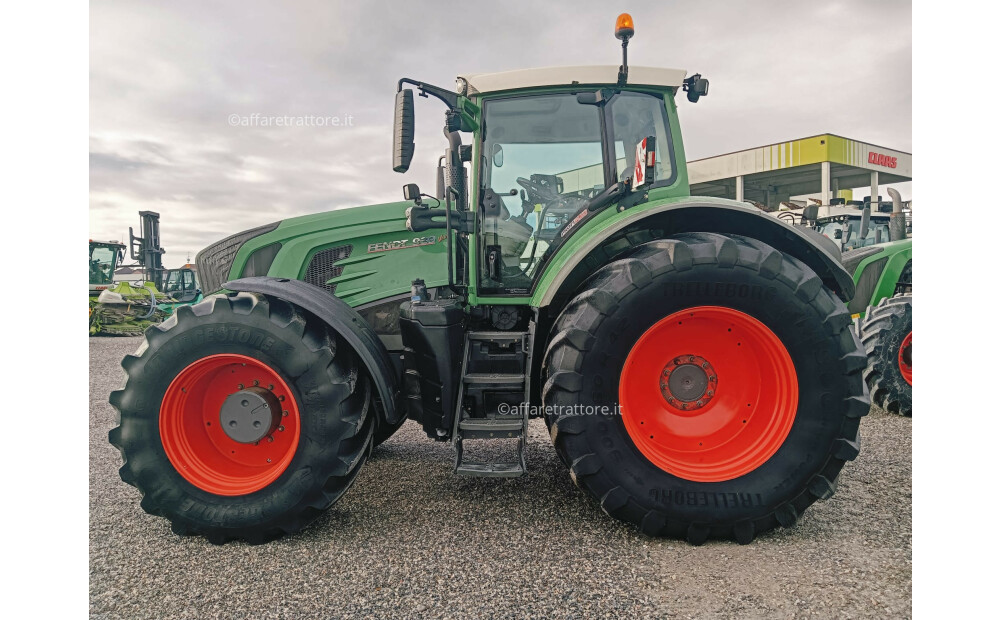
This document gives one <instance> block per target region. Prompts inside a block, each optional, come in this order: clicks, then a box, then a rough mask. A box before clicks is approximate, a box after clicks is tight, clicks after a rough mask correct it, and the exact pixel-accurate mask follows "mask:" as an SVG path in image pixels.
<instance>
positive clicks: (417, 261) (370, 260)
mask: <svg viewBox="0 0 1000 620" xmlns="http://www.w3.org/2000/svg"><path fill="white" fill-rule="evenodd" d="M411 206H413V203H412V202H394V203H387V204H377V205H366V206H360V207H350V208H340V209H334V210H332V211H326V212H323V213H316V214H313V215H304V216H301V217H294V218H290V219H287V220H282V221H280V222H276V223H273V224H268V225H266V226H261V227H259V228H254V229H251V230H247V231H244V232H241V233H238V234H236V235H233V236H231V237H227V238H226V239H223V240H222V241H219V242H217V243H215V244H213V245H211V246H209V247H207V248H205V249H204V250H202V251H201V252H199V253H198V257H197V263H198V272H199V277H200V278H201V281H202V283H203V288H204V290H205V291H206V293H207V292H210V291H211V292H215V291H218V290H220V289H221V288H222V284H223V283H224V282H226V281H228V280H235V279H238V278H243V277H250V276H263V275H267V276H272V277H279V278H290V279H296V280H304V281H306V282H308V283H310V284H312V285H314V286H318V287H320V288H322V289H324V290H327V291H329V292H331V293H333V294H334V295H336V296H337V297H339V298H340V299H342V300H344V301H345V302H347V303H348V304H349V305H351V306H355V307H356V306H360V305H363V304H366V303H369V302H372V301H377V300H380V299H385V298H387V297H392V296H396V295H404V294H406V293H407V292H408V291H409V290H410V283H411V282H412V281H413V280H414V279H415V278H422V279H423V280H424V281H425V282H426V283H427V286H428V287H432V286H442V285H445V284H447V279H448V275H447V271H446V269H447V261H446V259H445V256H446V243H445V240H446V237H445V234H444V231H438V230H435V231H426V232H422V233H414V232H410V231H408V230H407V229H406V209H407V208H408V207H411Z"/></svg>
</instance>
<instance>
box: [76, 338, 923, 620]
mask: <svg viewBox="0 0 1000 620" xmlns="http://www.w3.org/2000/svg"><path fill="white" fill-rule="evenodd" d="M139 342H141V339H140V338H118V339H116V338H91V339H90V612H91V615H92V616H96V617H102V618H103V617H107V618H145V617H176V618H240V617H254V618H258V617H281V618H302V617H323V618H330V617H371V618H382V617H455V618H459V617H491V618H501V617H518V618H521V617H550V616H556V617H593V616H600V617H626V618H639V617H660V618H663V617H671V618H673V617H676V618H689V617H698V618H704V617H734V616H735V617H782V618H784V617H813V616H816V617H840V618H857V617H908V616H910V615H911V613H912V609H911V593H912V592H911V570H912V566H911V531H912V520H911V505H910V504H911V473H912V464H911V441H910V430H911V429H910V423H911V420H910V419H907V418H901V417H897V416H893V415H890V414H887V413H885V412H883V411H881V410H878V409H874V410H873V411H872V413H871V415H869V416H868V417H867V418H865V419H864V420H863V421H862V435H863V437H862V441H863V444H862V451H861V455H860V456H859V457H858V459H857V460H855V461H854V462H853V463H849V464H848V465H847V467H846V468H845V469H844V473H843V474H842V476H841V483H840V487H839V490H838V491H837V494H836V495H835V496H834V497H833V498H832V499H830V500H828V501H826V502H820V503H818V504H815V505H813V506H812V508H810V509H809V510H808V511H807V512H806V514H805V515H804V516H803V517H802V518H801V519H800V520H799V523H798V525H797V526H796V527H794V528H792V529H788V530H778V531H775V532H771V533H769V534H765V535H763V536H761V537H759V538H758V539H757V540H756V541H754V543H752V544H750V545H747V546H740V545H737V544H735V543H727V542H709V543H707V544H705V545H704V546H701V547H692V546H689V545H687V544H686V543H683V542H680V541H674V540H658V539H650V538H647V537H644V536H642V535H641V534H639V533H638V532H636V531H635V530H633V529H632V528H631V527H630V526H626V525H624V524H621V523H619V522H617V521H615V520H613V519H611V518H610V517H608V516H606V515H605V514H604V513H602V512H601V511H600V509H599V508H598V507H597V506H596V504H595V503H593V502H591V501H590V500H589V498H588V497H587V496H586V495H584V493H583V492H582V491H579V490H578V489H577V488H576V487H575V486H574V485H573V483H572V482H571V481H570V478H569V475H568V474H567V472H566V469H565V467H564V466H563V465H562V463H561V462H560V461H559V460H558V457H557V456H556V455H555V452H554V451H553V449H552V447H551V444H550V442H549V439H548V436H547V434H546V432H545V425H544V424H543V423H542V422H541V421H540V420H535V421H533V422H532V427H531V439H530V442H529V453H528V461H529V463H528V466H529V473H528V474H527V475H525V476H523V477H521V478H517V479H511V480H489V479H475V478H461V477H457V476H454V475H453V474H452V473H451V469H450V467H451V459H452V449H451V447H450V445H447V444H439V443H433V442H430V441H428V440H427V439H426V438H425V437H424V436H423V434H422V433H421V431H420V429H419V427H418V426H417V425H416V424H415V423H412V422H408V423H407V424H406V426H404V427H403V428H402V429H401V430H400V432H399V433H397V434H396V435H395V436H394V437H393V438H392V439H390V440H389V441H388V442H386V443H385V444H384V445H383V446H381V447H379V448H378V449H376V450H375V452H374V453H373V455H372V458H371V459H370V460H369V462H368V463H367V464H366V465H365V466H364V469H363V470H362V472H361V474H360V476H359V478H358V481H357V483H356V484H355V485H354V487H353V488H352V489H351V490H350V491H349V492H348V493H347V494H346V495H345V496H344V497H343V498H342V499H341V501H340V502H339V503H337V504H336V505H334V507H333V508H332V509H331V510H330V511H328V512H327V513H326V514H325V515H324V516H322V517H321V518H320V519H319V520H318V521H317V522H316V523H314V524H313V525H311V526H310V527H309V528H307V529H306V530H305V531H304V532H302V533H300V534H299V535H296V536H291V537H285V538H283V539H281V540H279V541H276V542H274V543H270V544H267V545H262V546H256V547H254V546H249V545H246V544H243V543H230V544H228V545H225V546H222V547H217V546H213V545H211V544H209V543H208V542H206V541H205V540H204V539H203V538H200V537H199V538H192V537H185V538H182V537H178V536H175V535H174V534H173V533H171V531H170V527H169V525H168V523H167V521H166V520H164V519H161V518H159V517H152V516H150V515H147V514H146V513H144V512H142V510H141V509H140V508H139V499H140V497H139V493H138V491H136V489H134V488H133V487H130V486H128V485H126V484H125V483H123V482H122V481H121V480H120V479H119V477H118V473H117V468H118V466H119V465H120V457H119V455H118V453H117V451H116V450H115V449H114V448H113V447H112V446H111V445H110V444H109V443H108V441H107V433H108V430H109V429H110V428H111V427H112V426H113V425H114V410H113V409H112V407H111V406H110V405H109V404H108V402H107V399H108V394H109V393H110V392H111V391H112V390H114V389H117V388H118V387H120V385H121V382H122V379H123V377H124V373H123V371H122V370H121V367H120V366H119V361H120V360H121V358H122V356H124V355H125V354H126V353H132V352H133V351H134V350H135V349H136V348H137V346H138V344H139Z"/></svg>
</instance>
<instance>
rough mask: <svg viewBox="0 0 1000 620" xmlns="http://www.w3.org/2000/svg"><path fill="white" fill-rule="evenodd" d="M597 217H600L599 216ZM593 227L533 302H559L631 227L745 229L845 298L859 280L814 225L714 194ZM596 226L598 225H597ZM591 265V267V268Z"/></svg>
mask: <svg viewBox="0 0 1000 620" xmlns="http://www.w3.org/2000/svg"><path fill="white" fill-rule="evenodd" d="M595 219H597V218H595ZM597 226H602V228H600V229H598V230H593V231H592V232H589V234H588V231H584V230H581V231H580V232H578V233H577V235H574V236H575V237H577V239H578V240H573V241H571V242H570V243H568V244H566V247H564V248H562V249H561V251H559V252H558V253H557V254H556V256H554V257H553V260H552V261H551V262H550V263H549V265H548V266H547V267H546V273H545V274H543V276H542V282H541V285H542V286H540V287H539V289H538V290H536V293H535V295H534V297H533V299H532V304H531V305H533V306H536V307H546V306H550V305H554V306H556V307H558V306H559V305H560V304H561V303H562V302H565V301H566V300H568V298H569V297H570V296H571V295H572V294H573V292H574V291H575V290H576V289H577V287H579V286H580V284H582V282H583V281H584V280H585V279H586V278H587V277H588V276H589V275H590V274H589V273H584V272H583V271H585V269H584V268H583V265H587V264H593V263H592V261H591V262H589V263H588V261H587V260H586V259H587V257H588V256H590V255H591V254H600V253H601V246H602V244H604V243H605V242H608V241H609V239H611V238H612V237H614V236H615V235H617V234H618V233H620V232H621V231H626V230H638V229H642V230H647V231H653V230H656V231H659V234H660V235H662V236H663V237H669V236H671V235H674V234H677V233H683V232H713V233H727V234H734V235H743V236H745V237H751V238H753V239H757V240H759V241H763V242H764V243H766V244H768V245H770V246H771V247H773V248H775V249H777V250H780V251H781V252H784V253H786V254H789V255H791V256H793V257H795V258H797V259H798V260H800V261H802V262H803V263H805V264H806V265H807V266H809V268H810V269H812V270H813V271H815V272H816V274H817V275H818V276H819V277H820V278H821V279H822V280H823V283H824V284H825V285H826V286H827V287H828V288H830V289H831V290H832V291H833V292H834V293H835V294H836V295H837V296H838V297H840V299H842V300H843V301H845V302H847V301H849V300H850V299H851V298H852V297H854V281H853V280H852V279H851V274H849V273H848V272H847V270H845V269H844V267H843V266H842V265H841V264H840V256H839V252H836V254H838V256H835V255H834V252H835V251H836V249H837V248H836V246H835V244H830V243H826V242H824V241H821V240H820V239H819V238H818V237H819V235H817V234H816V233H815V232H814V231H811V230H808V229H804V228H801V227H795V226H790V225H788V224H786V223H785V222H782V221H781V220H779V219H778V218H776V217H773V216H770V215H767V214H765V213H763V212H762V211H760V210H758V209H756V208H752V207H749V206H743V205H740V204H739V203H736V202H732V201H727V200H720V199H715V200H713V199H711V198H700V197H699V198H687V199H683V200H682V201H670V202H665V203H661V204H659V205H655V206H650V207H648V208H645V209H641V210H640V209H635V210H629V211H625V212H623V213H620V214H618V215H617V216H615V217H613V218H612V219H611V220H609V221H607V222H606V223H602V224H599V225H597ZM595 227H596V226H595ZM591 271H592V270H591Z"/></svg>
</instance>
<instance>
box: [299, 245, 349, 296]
mask: <svg viewBox="0 0 1000 620" xmlns="http://www.w3.org/2000/svg"><path fill="white" fill-rule="evenodd" d="M352 249H353V247H352V246H350V245H341V246H338V247H335V248H327V249H326V250H320V251H319V252H316V254H314V255H313V257H312V260H311V261H309V266H308V267H306V275H305V278H303V279H304V280H305V281H306V282H308V283H309V284H312V285H314V286H318V287H320V288H322V289H324V290H327V291H330V292H331V293H334V292H336V291H337V284H336V282H334V283H332V284H327V280H329V279H330V278H336V277H337V276H339V275H340V274H341V273H342V272H343V271H344V268H343V267H339V266H337V265H334V263H336V262H337V261H341V260H344V259H345V258H347V257H349V256H350V255H351V250H352Z"/></svg>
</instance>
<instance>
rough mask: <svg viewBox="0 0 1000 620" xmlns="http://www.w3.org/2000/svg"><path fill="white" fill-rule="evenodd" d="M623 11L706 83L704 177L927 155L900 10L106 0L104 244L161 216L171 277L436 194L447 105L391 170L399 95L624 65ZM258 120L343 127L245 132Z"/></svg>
mask: <svg viewBox="0 0 1000 620" xmlns="http://www.w3.org/2000/svg"><path fill="white" fill-rule="evenodd" d="M484 5H485V6H484ZM622 11H628V12H630V13H631V14H632V16H633V18H634V19H635V28H636V35H635V37H634V38H633V39H632V41H631V42H630V44H629V61H630V63H631V64H635V65H652V66H662V67H675V68H680V69H686V70H687V71H688V72H689V73H694V72H699V73H702V74H703V75H704V76H705V77H707V78H709V79H710V80H711V83H712V86H711V91H710V95H709V96H708V97H707V98H704V99H702V100H701V101H700V102H699V103H698V104H697V105H692V104H690V103H688V102H687V101H686V100H685V99H683V98H679V100H680V103H679V108H680V117H681V126H682V129H683V134H684V142H685V146H686V149H687V155H688V158H689V159H697V158H701V157H707V156H711V155H716V154H720V153H726V152H730V151H734V150H740V149H744V148H750V147H755V146H761V145H764V144H770V143H773V142H779V141H783V140H790V139H795V138H802V137H806V136H810V135H815V134H818V133H824V132H830V133H836V134H840V135H843V136H846V137H849V138H854V139H858V140H863V141H866V142H870V143H874V144H877V145H881V146H886V147H890V148H895V149H899V150H903V151H907V152H912V148H911V103H912V79H911V28H910V22H911V10H910V3H909V2H905V1H884V0H880V1H879V2H871V1H870V0H868V1H863V0H851V1H843V2H835V1H828V2H802V1H792V0H789V1H786V0H772V1H764V0H758V1H755V2H740V1H735V0H729V1H721V0H719V1H711V0H701V1H691V0H670V1H666V2H665V1H663V0H659V1H654V2H640V1H637V0H632V1H630V2H613V1H607V0H605V1H594V2H590V1H581V2H538V1H537V0H533V1H530V2H518V1H513V2H493V3H488V4H487V3H479V2H464V3H453V2H448V3H445V2H428V1H410V2H396V3H390V2H331V1H315V2H306V1H302V2H269V3H265V2H246V1H241V2H236V1H231V2H212V3H208V2H202V1H195V2H187V1H176V0H173V1H170V2H142V3H138V2H106V1H102V0H95V1H92V2H91V15H90V231H89V232H90V237H91V238H99V239H121V238H123V237H126V238H127V231H128V227H129V226H133V227H137V226H138V211H140V210H151V211H157V212H159V213H160V219H161V236H162V241H163V246H164V247H165V248H166V249H167V254H166V256H165V264H166V265H167V266H169V267H175V266H179V265H180V264H181V263H183V262H184V260H185V259H186V258H187V255H188V253H190V254H191V256H192V258H193V256H194V254H196V253H197V252H198V250H200V249H201V248H203V247H205V246H206V245H208V244H210V243H212V242H214V241H216V240H218V239H220V238H222V237H224V236H226V235H228V234H231V233H234V232H238V231H240V230H244V229H247V228H251V227H254V226H258V225H260V224H265V223H267V222H272V221H275V220H279V219H282V218H287V217H291V216H295V215H302V214H306V213H313V212H317V211H324V210H328V209H333V208H337V207H341V206H351V205H359V204H372V203H379V202H388V201H395V200H401V199H402V193H401V187H402V185H403V184H404V183H410V182H415V183H419V184H420V185H421V186H422V187H424V188H425V189H429V188H433V186H434V181H433V178H434V174H433V170H434V166H435V163H436V160H437V157H438V156H439V155H440V153H441V152H442V151H443V149H444V146H445V141H444V138H443V136H442V135H441V126H442V121H443V118H444V117H443V107H442V106H441V105H440V104H439V103H438V102H436V100H430V101H428V100H423V99H418V100H417V106H416V115H417V126H418V133H417V151H416V155H415V157H414V161H413V164H412V166H411V168H410V172H409V173H407V174H405V175H401V174H397V173H395V172H393V171H392V165H391V134H390V129H391V124H392V105H393V96H394V93H395V90H396V81H397V80H398V79H399V78H400V77H403V76H407V77H413V78H416V79H420V80H423V81H427V82H431V83H435V84H438V85H440V86H444V87H447V88H452V87H453V85H454V78H455V76H456V75H458V74H460V73H481V72H490V71H505V70H510V69H518V68H527V67H535V66H546V65H574V64H618V63H619V62H620V60H621V58H620V54H621V51H620V44H619V42H618V41H617V40H616V39H615V38H614V36H613V31H614V21H615V17H616V16H617V15H618V13H619V12H622ZM254 114H259V115H264V116H310V115H312V116H317V117H319V116H322V117H338V118H340V119H341V120H340V121H339V122H340V123H341V125H340V126H338V127H333V126H326V127H274V126H271V127H264V126H255V127H251V126H240V125H239V124H237V125H235V126H233V125H231V117H234V116H235V117H244V118H245V117H251V116H252V115H254ZM347 116H350V117H352V118H351V119H350V121H351V125H350V126H345V125H344V123H346V122H347V119H346V117H347ZM240 120H241V122H243V121H242V119H240ZM245 122H249V121H245ZM331 122H332V121H331ZM909 185H910V184H909V183H907V184H903V186H902V187H901V191H902V192H903V197H904V199H905V198H909V197H910V196H909V189H910V188H909Z"/></svg>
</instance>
